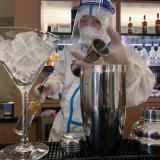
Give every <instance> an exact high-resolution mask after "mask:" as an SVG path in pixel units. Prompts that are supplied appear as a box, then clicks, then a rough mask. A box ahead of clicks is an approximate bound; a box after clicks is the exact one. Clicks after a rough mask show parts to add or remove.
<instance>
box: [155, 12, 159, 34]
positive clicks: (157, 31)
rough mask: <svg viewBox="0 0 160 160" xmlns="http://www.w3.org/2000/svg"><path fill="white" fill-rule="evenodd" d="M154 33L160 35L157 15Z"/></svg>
mask: <svg viewBox="0 0 160 160" xmlns="http://www.w3.org/2000/svg"><path fill="white" fill-rule="evenodd" d="M155 33H156V34H160V19H159V13H157V19H156V21H155Z"/></svg>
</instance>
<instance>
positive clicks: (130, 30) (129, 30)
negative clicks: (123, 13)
mask: <svg viewBox="0 0 160 160" xmlns="http://www.w3.org/2000/svg"><path fill="white" fill-rule="evenodd" d="M132 33H133V23H132V18H131V17H129V23H128V34H132Z"/></svg>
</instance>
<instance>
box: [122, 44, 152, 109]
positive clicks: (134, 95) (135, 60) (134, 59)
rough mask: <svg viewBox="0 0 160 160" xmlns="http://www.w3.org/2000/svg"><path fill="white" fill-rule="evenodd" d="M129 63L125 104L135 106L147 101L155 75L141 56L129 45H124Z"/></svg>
mask: <svg viewBox="0 0 160 160" xmlns="http://www.w3.org/2000/svg"><path fill="white" fill-rule="evenodd" d="M125 50H126V53H127V55H128V58H129V60H130V62H131V65H130V66H129V68H128V69H127V74H126V88H127V90H126V105H127V107H131V106H136V105H139V104H140V103H143V102H145V101H147V99H148V97H149V96H150V95H151V93H152V90H153V87H154V85H155V77H154V75H153V73H152V72H151V70H150V69H149V67H148V66H147V65H146V64H145V62H144V61H143V60H142V58H141V57H140V56H139V55H138V54H137V53H135V51H134V49H132V48H131V47H125Z"/></svg>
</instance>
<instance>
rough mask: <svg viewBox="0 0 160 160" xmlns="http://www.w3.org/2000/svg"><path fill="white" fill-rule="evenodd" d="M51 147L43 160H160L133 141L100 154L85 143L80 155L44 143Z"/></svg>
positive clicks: (159, 155)
mask: <svg viewBox="0 0 160 160" xmlns="http://www.w3.org/2000/svg"><path fill="white" fill-rule="evenodd" d="M44 143H45V144H47V145H48V146H49V153H48V154H47V155H46V156H45V157H43V158H42V159H46V160H47V159H50V160H53V159H54V160H60V159H65V160H69V159H70V160H71V159H74V160H80V159H82V160H95V159H96V160H98V159H100V160H101V159H103V160H104V159H107V160H120V159H122V160H136V159H140V160H152V159H153V160H158V159H160V154H155V153H154V154H153V153H152V154H148V153H147V152H145V151H140V150H139V149H138V145H137V142H135V141H132V140H122V142H121V143H120V146H119V147H117V149H114V151H110V152H108V151H106V150H101V151H100V152H95V151H94V152H93V151H92V150H91V148H89V147H88V145H87V144H86V143H85V142H83V143H82V146H81V151H80V153H76V154H69V153H64V152H63V151H62V149H61V148H60V143H59V142H52V143H49V142H44ZM7 145H8V144H1V145H0V150H1V149H3V148H4V147H6V146H7Z"/></svg>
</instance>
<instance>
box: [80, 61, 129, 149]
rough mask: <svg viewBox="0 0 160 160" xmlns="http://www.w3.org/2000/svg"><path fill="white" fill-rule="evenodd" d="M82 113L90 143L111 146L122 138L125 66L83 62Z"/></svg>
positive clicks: (106, 147)
mask: <svg viewBox="0 0 160 160" xmlns="http://www.w3.org/2000/svg"><path fill="white" fill-rule="evenodd" d="M80 86H81V88H80V94H81V113H82V120H83V128H84V133H85V137H86V141H87V144H88V145H89V146H90V148H92V149H93V150H96V151H99V150H101V151H102V149H107V150H112V149H114V148H115V147H117V146H118V144H119V143H120V141H121V139H122V132H123V127H124V121H125V108H126V68H125V66H123V65H112V64H111V65H93V64H87V63H86V64H84V65H83V66H82V69H81V77H80Z"/></svg>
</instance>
